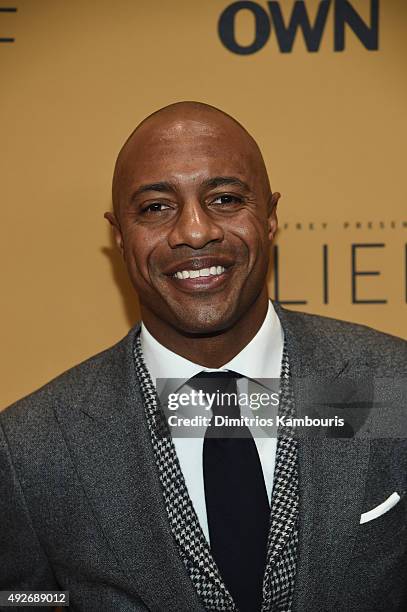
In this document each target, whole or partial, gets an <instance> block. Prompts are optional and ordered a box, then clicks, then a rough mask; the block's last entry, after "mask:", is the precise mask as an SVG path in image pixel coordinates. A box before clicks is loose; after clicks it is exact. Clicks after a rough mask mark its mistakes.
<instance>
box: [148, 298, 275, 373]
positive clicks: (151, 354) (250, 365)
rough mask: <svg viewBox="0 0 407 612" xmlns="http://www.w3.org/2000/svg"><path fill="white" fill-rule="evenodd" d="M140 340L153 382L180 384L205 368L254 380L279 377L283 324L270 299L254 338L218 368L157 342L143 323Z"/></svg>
mask: <svg viewBox="0 0 407 612" xmlns="http://www.w3.org/2000/svg"><path fill="white" fill-rule="evenodd" d="M140 340H141V348H142V351H143V355H144V360H145V363H146V366H147V369H148V371H149V373H150V376H151V377H152V379H153V382H154V384H156V380H157V379H178V381H179V385H181V384H183V383H185V382H186V381H187V380H189V379H190V378H192V377H193V376H195V375H196V374H198V373H199V372H202V371H203V370H205V371H219V370H233V371H235V372H238V373H239V374H242V375H243V376H246V377H247V378H251V379H254V380H260V379H263V378H279V377H280V369H281V358H282V352H283V342H284V336H283V328H282V326H281V323H280V320H279V318H278V316H277V314H276V311H275V309H274V306H273V304H272V302H271V301H270V300H269V304H268V310H267V314H266V317H265V319H264V321H263V323H262V325H261V327H260V329H259V330H258V332H257V334H256V335H255V336H254V338H252V340H251V341H250V342H249V344H247V345H246V346H245V347H244V348H243V349H242V350H241V351H240V353H238V354H237V355H235V357H233V359H231V360H230V361H229V362H228V363H225V364H224V365H223V366H222V367H220V368H218V369H213V368H204V367H202V365H200V364H197V363H194V362H193V361H189V360H188V359H185V358H184V357H181V355H177V353H174V352H173V351H171V350H169V349H168V348H166V347H165V346H163V345H162V344H161V343H160V342H158V340H156V339H155V338H154V336H153V335H152V334H151V333H150V332H149V331H148V329H147V328H146V326H145V325H144V324H143V323H142V324H141V335H140Z"/></svg>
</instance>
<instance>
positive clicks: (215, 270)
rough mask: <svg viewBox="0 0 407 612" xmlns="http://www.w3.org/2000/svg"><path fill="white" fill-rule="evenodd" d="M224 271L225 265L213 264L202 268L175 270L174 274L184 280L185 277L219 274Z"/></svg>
mask: <svg viewBox="0 0 407 612" xmlns="http://www.w3.org/2000/svg"><path fill="white" fill-rule="evenodd" d="M224 271H225V268H224V267H223V266H211V267H210V268H201V269H200V270H182V271H179V272H175V274H174V276H175V277H176V278H179V279H180V280H183V279H184V278H198V276H219V275H220V274H223V272H224Z"/></svg>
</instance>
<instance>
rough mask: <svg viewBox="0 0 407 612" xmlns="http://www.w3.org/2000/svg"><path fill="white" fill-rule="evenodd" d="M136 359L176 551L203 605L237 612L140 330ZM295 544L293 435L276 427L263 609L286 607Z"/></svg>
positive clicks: (284, 411) (284, 388) (287, 408)
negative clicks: (150, 369) (194, 501)
mask: <svg viewBox="0 0 407 612" xmlns="http://www.w3.org/2000/svg"><path fill="white" fill-rule="evenodd" d="M134 358H135V365H136V372H137V376H138V379H139V381H140V387H141V392H142V395H143V399H144V408H145V414H146V418H147V423H148V427H149V431H150V435H151V442H152V446H153V450H154V455H155V461H156V465H157V468H158V474H159V478H160V481H161V486H162V490H163V497H164V502H165V507H166V510H167V514H168V520H169V524H170V527H171V530H172V533H173V536H174V539H175V541H176V543H177V546H178V549H179V552H180V556H181V558H182V560H183V562H184V565H185V567H186V569H187V571H188V574H189V576H190V578H191V581H192V583H193V585H194V587H195V590H196V592H197V594H198V596H199V597H200V598H201V600H202V602H203V605H204V607H205V608H206V610H208V611H216V612H238V609H237V607H236V605H235V603H234V601H233V599H232V597H231V595H230V593H229V592H228V590H227V588H226V586H225V584H224V583H223V580H222V577H221V575H220V573H219V570H218V568H217V566H216V564H215V561H214V559H213V557H212V554H211V550H210V546H209V544H208V542H207V540H206V538H205V536H204V534H203V531H202V529H201V526H200V524H199V521H198V517H197V515H196V513H195V510H194V507H193V505H192V501H191V499H190V497H189V494H188V490H187V487H186V484H185V480H184V477H183V474H182V471H181V467H180V464H179V461H178V457H177V454H176V450H175V446H174V444H173V441H172V439H171V436H170V433H169V429H168V425H167V422H166V419H165V416H164V413H163V411H162V408H161V406H160V402H159V399H158V397H157V393H156V389H155V386H154V384H153V382H152V380H151V377H150V375H149V373H148V370H147V367H146V365H145V363H144V358H143V354H142V350H141V343H140V336H139V335H138V336H137V337H136V341H135V346H134ZM294 410H295V408H294V399H293V394H292V390H291V385H290V366H289V361H288V355H287V350H286V346H285V345H284V350H283V359H282V366H281V388H280V403H279V414H280V415H284V416H287V417H289V416H294ZM297 543H298V467H297V440H296V439H295V438H294V437H293V435H292V432H290V431H282V430H280V429H279V432H278V439H277V453H276V464H275V471H274V483H273V493H272V498H271V512H270V531H269V536H268V551H267V562H266V569H265V572H264V581H263V603H262V610H261V612H290V610H291V602H292V596H293V591H294V581H295V571H296V558H297Z"/></svg>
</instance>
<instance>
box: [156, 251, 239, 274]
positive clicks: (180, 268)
mask: <svg viewBox="0 0 407 612" xmlns="http://www.w3.org/2000/svg"><path fill="white" fill-rule="evenodd" d="M233 264H234V260H232V259H231V258H229V257H226V256H224V255H219V256H218V257H215V256H210V257H209V256H208V257H190V258H189V259H184V260H183V261H180V262H177V263H173V264H172V265H171V266H168V268H166V269H165V270H164V274H166V275H167V276H174V275H177V273H178V275H179V273H183V272H188V273H189V275H190V276H192V277H198V276H199V277H205V276H211V275H216V274H218V273H222V272H224V271H225V270H227V269H228V268H230V267H231V266H233ZM219 269H221V270H219ZM218 270H219V272H218ZM202 271H206V272H204V273H202ZM191 272H192V275H191ZM196 272H198V273H199V275H198V276H197V275H196Z"/></svg>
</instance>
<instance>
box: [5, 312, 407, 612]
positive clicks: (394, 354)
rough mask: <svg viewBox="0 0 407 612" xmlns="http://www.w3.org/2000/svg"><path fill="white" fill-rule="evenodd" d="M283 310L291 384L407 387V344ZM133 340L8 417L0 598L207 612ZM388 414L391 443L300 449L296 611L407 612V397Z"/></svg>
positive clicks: (319, 444) (344, 442)
mask: <svg viewBox="0 0 407 612" xmlns="http://www.w3.org/2000/svg"><path fill="white" fill-rule="evenodd" d="M276 308H277V311H278V315H279V317H280V320H281V322H282V325H283V328H284V332H285V338H286V341H287V350H288V354H289V358H290V363H291V369H292V374H293V376H294V377H297V378H302V379H304V378H306V377H313V378H318V379H319V380H321V379H323V380H324V381H329V384H331V383H332V384H334V383H336V382H338V381H340V380H342V379H344V377H346V376H350V375H351V376H352V378H355V377H356V378H358V379H363V380H367V379H369V380H371V379H372V378H373V377H396V378H400V377H402V376H404V377H406V376H407V365H406V364H407V343H406V342H404V341H403V340H400V339H398V338H394V337H391V336H387V335H385V334H381V333H379V332H376V331H374V330H371V329H368V328H365V327H362V326H357V325H352V324H349V323H344V322H340V321H336V320H333V319H326V318H322V317H317V316H313V315H306V314H301V313H295V312H289V311H286V310H284V309H283V308H281V307H279V306H278V305H276ZM136 331H137V327H136V328H134V329H132V330H131V331H130V332H129V334H128V335H127V336H126V337H125V338H124V339H123V340H122V341H121V342H119V343H118V344H117V345H115V346H113V347H112V348H110V349H108V350H106V351H104V352H103V353H100V354H99V355H96V356H95V357H92V358H91V359H89V360H87V361H85V362H84V363H82V364H80V365H78V366H76V367H75V368H73V369H71V370H69V371H68V372H65V373H64V374H62V375H61V376H59V377H58V378H57V379H55V380H54V381H52V382H51V383H49V384H48V385H46V386H45V387H43V388H42V389H40V390H39V391H36V392H35V393H33V394H32V395H30V396H28V397H26V398H24V399H22V400H20V401H19V402H17V403H16V404H14V405H13V406H11V407H9V408H8V409H6V410H5V411H4V412H2V413H1V414H0V590H2V589H15V590H22V589H23V590H53V589H60V590H69V591H70V598H71V609H72V610H80V611H84V612H92V611H95V612H96V611H98V612H99V611H100V610H102V611H106V612H110V611H111V612H113V611H114V612H117V611H119V610H120V612H127V611H129V612H130V611H134V612H136V611H137V612H145V611H147V610H150V611H152V612H204V609H203V607H202V604H201V602H200V601H199V599H198V597H197V595H196V593H195V591H194V588H193V586H192V583H191V581H190V579H189V577H188V575H187V572H186V570H185V568H184V566H183V564H182V561H181V559H180V556H179V553H178V550H177V547H176V544H175V542H174V540H173V537H172V534H171V531H170V528H169V525H168V520H167V515H166V511H165V507H164V503H163V498H162V493H161V490H160V483H159V480H158V475H157V471H156V466H155V463H154V456H153V452H152V447H151V442H150V438H149V433H148V429H147V424H146V421H145V417H144V411H143V406H142V401H141V396H140V390H139V384H138V381H137V378H136V376H135V370H134V363H133V357H132V347H133V341H134V335H135V333H136ZM385 408H386V407H385V406H384V407H382V408H380V405H379V407H378V409H377V410H376V411H373V410H370V412H369V414H373V412H374V413H375V414H374V417H373V418H372V422H371V428H372V430H374V428H375V427H376V426H377V423H378V422H380V420H381V419H383V418H385V417H386V414H387V429H390V433H394V436H393V437H387V438H386V439H381V440H380V439H377V436H375V439H372V440H371V439H369V438H363V437H361V438H358V436H357V435H356V436H354V437H352V438H349V439H340V440H338V439H332V437H330V435H329V432H327V434H326V435H325V436H323V437H322V438H320V439H319V440H318V441H316V440H306V439H304V440H300V442H299V484H300V525H299V549H298V562H297V578H296V586H295V594H294V608H295V610H297V611H298V612H308V611H309V612H319V611H327V612H328V611H339V612H342V611H349V612H350V611H355V610H358V611H362V612H363V611H365V612H372V611H375V612H380V611H382V612H393V611H396V610H397V611H405V610H407V495H406V491H407V444H406V440H405V439H404V438H403V437H401V438H400V436H402V435H404V434H403V433H400V432H401V429H400V428H403V427H404V431H405V429H406V418H407V417H406V412H405V410H406V406H405V396H404V398H402V397H400V401H399V403H398V405H397V406H396V410H395V411H394V414H393V413H392V414H391V415H390V418H388V417H389V415H388V413H385ZM397 436H399V437H398V438H397ZM394 491H397V492H398V493H399V495H400V496H401V500H400V502H399V503H398V504H397V505H396V506H395V507H394V508H393V509H392V510H390V511H389V512H387V513H385V514H383V515H382V516H380V517H379V518H377V519H375V520H373V521H371V522H368V523H365V524H362V525H360V524H359V521H360V515H361V514H362V513H364V512H367V511H368V510H370V509H372V508H373V507H375V506H377V505H378V504H380V503H381V502H382V501H383V500H385V499H386V498H387V497H389V495H390V494H392V493H393V492H394ZM4 609H5V608H4ZM37 609H38V608H37ZM48 609H49V608H48Z"/></svg>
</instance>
